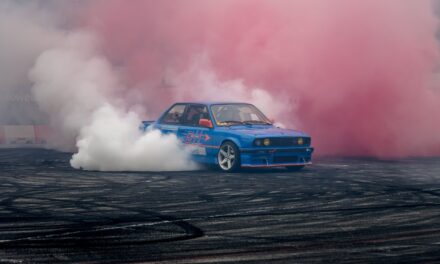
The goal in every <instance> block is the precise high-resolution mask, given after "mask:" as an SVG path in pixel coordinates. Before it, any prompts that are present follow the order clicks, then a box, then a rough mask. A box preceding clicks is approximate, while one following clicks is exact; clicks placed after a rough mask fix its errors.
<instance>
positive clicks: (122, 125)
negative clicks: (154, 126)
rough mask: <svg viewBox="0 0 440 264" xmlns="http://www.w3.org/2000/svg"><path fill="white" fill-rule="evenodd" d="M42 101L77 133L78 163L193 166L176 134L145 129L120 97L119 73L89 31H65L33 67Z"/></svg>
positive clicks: (119, 167) (123, 167) (90, 166)
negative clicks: (65, 33) (61, 39)
mask: <svg viewBox="0 0 440 264" xmlns="http://www.w3.org/2000/svg"><path fill="white" fill-rule="evenodd" d="M30 78H31V80H32V81H33V82H34V87H33V92H34V95H35V98H36V100H37V102H38V104H39V105H40V106H41V107H42V109H44V110H45V111H46V112H47V113H49V114H50V116H51V118H52V120H54V122H55V124H57V125H59V126H61V127H62V128H63V129H64V131H65V132H66V133H68V134H71V135H77V136H78V137H77V143H76V147H77V149H78V150H77V153H75V154H74V155H73V157H72V160H71V165H72V166H73V167H74V168H78V169H79V168H82V169H86V170H102V171H129V170H149V171H165V170H188V169H194V168H195V166H194V164H193V163H192V162H191V161H190V158H189V157H190V155H189V151H190V150H188V149H186V148H184V147H182V145H181V144H180V143H179V141H178V139H177V137H176V136H175V135H162V134H161V133H160V132H159V131H148V132H146V133H144V134H143V133H141V132H140V131H139V129H138V127H139V124H140V122H141V119H140V118H139V116H138V114H137V113H135V112H133V111H126V110H125V107H124V105H123V104H122V102H123V100H122V101H121V100H120V99H119V98H118V96H120V95H121V91H122V90H121V87H122V85H121V84H120V83H119V81H118V78H117V73H116V72H115V71H114V70H113V69H112V67H111V65H110V64H109V63H108V62H107V60H106V59H105V58H104V57H102V56H100V55H99V52H98V50H97V41H96V39H95V38H94V36H93V35H91V34H90V33H86V32H75V33H70V34H67V35H66V36H65V37H64V40H63V41H62V42H60V43H59V45H58V46H57V47H56V48H53V49H49V50H47V51H45V52H43V53H42V54H41V56H40V57H39V58H38V59H37V62H36V64H35V66H34V67H33V68H32V70H31V72H30Z"/></svg>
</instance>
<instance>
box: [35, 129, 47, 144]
mask: <svg viewBox="0 0 440 264" xmlns="http://www.w3.org/2000/svg"><path fill="white" fill-rule="evenodd" d="M34 133H35V143H36V144H46V143H47V141H48V139H49V137H50V134H51V130H50V128H49V127H48V126H34Z"/></svg>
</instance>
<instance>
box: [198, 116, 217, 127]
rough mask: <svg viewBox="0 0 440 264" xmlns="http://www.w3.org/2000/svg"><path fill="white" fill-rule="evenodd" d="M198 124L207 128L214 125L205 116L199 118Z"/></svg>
mask: <svg viewBox="0 0 440 264" xmlns="http://www.w3.org/2000/svg"><path fill="white" fill-rule="evenodd" d="M199 126H201V127H207V128H213V127H214V126H213V125H212V122H211V120H209V119H205V118H201V119H200V120H199Z"/></svg>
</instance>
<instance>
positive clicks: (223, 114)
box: [211, 104, 271, 126]
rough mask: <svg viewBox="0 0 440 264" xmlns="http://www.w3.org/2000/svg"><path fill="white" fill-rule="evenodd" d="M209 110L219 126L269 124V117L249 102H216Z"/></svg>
mask: <svg viewBox="0 0 440 264" xmlns="http://www.w3.org/2000/svg"><path fill="white" fill-rule="evenodd" d="M211 111H212V114H213V115H214V119H215V122H216V123H217V125H219V126H231V125H242V124H246V125H248V124H251V125H252V124H255V125H258V124H261V125H270V124H271V122H270V121H269V119H267V117H266V116H265V115H264V114H263V113H262V112H260V110H258V109H257V108H256V107H255V106H253V105H251V104H218V105H213V106H211Z"/></svg>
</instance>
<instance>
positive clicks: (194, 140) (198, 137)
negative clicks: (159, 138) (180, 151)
mask: <svg viewBox="0 0 440 264" xmlns="http://www.w3.org/2000/svg"><path fill="white" fill-rule="evenodd" d="M200 119H207V120H211V117H210V115H209V112H208V107H207V106H206V105H203V104H189V105H188V106H187V108H186V111H185V113H184V115H183V118H182V125H181V126H179V129H178V133H177V136H178V137H179V138H180V139H181V140H182V142H183V143H184V144H187V145H191V146H193V147H194V149H193V154H194V155H195V156H197V157H198V158H200V159H201V160H203V157H206V156H207V148H210V147H212V142H213V140H212V138H213V128H208V127H202V126H200V125H199V122H200Z"/></svg>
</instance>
